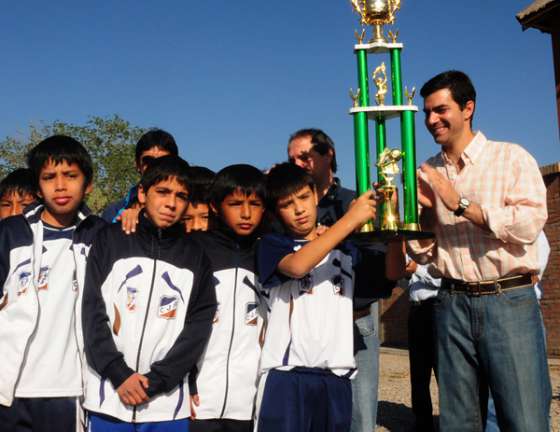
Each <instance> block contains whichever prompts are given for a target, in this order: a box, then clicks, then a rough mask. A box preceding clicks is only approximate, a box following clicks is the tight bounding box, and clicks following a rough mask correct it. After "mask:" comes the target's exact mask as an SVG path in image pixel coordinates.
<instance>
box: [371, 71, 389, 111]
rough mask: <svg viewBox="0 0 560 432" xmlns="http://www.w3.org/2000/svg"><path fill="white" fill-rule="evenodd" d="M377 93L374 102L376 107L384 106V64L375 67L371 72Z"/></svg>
mask: <svg viewBox="0 0 560 432" xmlns="http://www.w3.org/2000/svg"><path fill="white" fill-rule="evenodd" d="M371 78H372V79H373V83H374V84H375V87H377V93H375V101H376V102H377V105H385V95H387V71H386V68H385V63H381V65H379V66H377V67H376V68H375V70H374V71H373V74H372V77H371Z"/></svg>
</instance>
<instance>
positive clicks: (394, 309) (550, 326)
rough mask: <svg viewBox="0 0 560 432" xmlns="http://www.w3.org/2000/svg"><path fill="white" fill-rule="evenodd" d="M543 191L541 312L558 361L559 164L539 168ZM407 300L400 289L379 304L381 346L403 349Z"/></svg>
mask: <svg viewBox="0 0 560 432" xmlns="http://www.w3.org/2000/svg"><path fill="white" fill-rule="evenodd" d="M541 172H542V173H543V178H544V182H545V184H546V187H547V206H548V221H547V223H546V226H545V229H544V231H545V233H546V236H547V238H548V242H549V243H550V249H551V251H550V257H549V259H548V266H547V268H546V271H545V273H544V276H543V281H542V283H543V289H544V297H543V300H542V302H541V307H542V311H543V316H544V321H545V327H546V333H547V342H548V354H549V356H551V357H560V162H558V163H556V164H553V165H548V166H546V167H542V168H541ZM409 307H410V306H409V304H408V296H407V293H406V292H405V291H404V290H403V289H402V288H396V289H395V290H393V295H392V296H391V298H389V299H386V300H382V301H381V302H380V309H379V318H380V338H381V341H382V343H383V344H384V345H388V346H398V347H406V346H407V342H408V341H407V339H408V337H407V318H408V310H409Z"/></svg>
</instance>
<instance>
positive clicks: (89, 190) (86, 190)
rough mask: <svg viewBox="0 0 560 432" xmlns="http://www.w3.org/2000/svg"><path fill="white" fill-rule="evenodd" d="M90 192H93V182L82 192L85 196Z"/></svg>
mask: <svg viewBox="0 0 560 432" xmlns="http://www.w3.org/2000/svg"><path fill="white" fill-rule="evenodd" d="M92 190H93V182H89V183H88V184H87V186H86V189H85V190H84V193H85V194H86V195H89V194H90V193H91V191H92Z"/></svg>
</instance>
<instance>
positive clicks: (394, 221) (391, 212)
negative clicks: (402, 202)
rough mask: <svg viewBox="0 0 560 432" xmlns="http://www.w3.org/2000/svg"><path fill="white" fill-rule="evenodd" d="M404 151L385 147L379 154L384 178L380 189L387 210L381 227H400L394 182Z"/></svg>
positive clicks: (386, 228)
mask: <svg viewBox="0 0 560 432" xmlns="http://www.w3.org/2000/svg"><path fill="white" fill-rule="evenodd" d="M402 157H403V153H402V152H401V151H400V150H399V149H392V150H391V149H390V148H385V150H383V151H382V152H381V154H380V155H379V159H378V161H377V164H376V165H377V169H378V170H379V171H380V173H381V177H382V178H383V185H382V186H381V187H380V188H379V191H380V192H381V194H382V195H383V202H384V203H385V211H384V212H383V213H382V220H381V229H382V230H388V231H397V230H398V229H399V228H400V217H399V206H398V189H397V186H396V185H395V184H394V180H395V176H396V175H397V174H398V173H399V172H400V170H399V166H398V165H397V162H398V161H399V160H401V159H402Z"/></svg>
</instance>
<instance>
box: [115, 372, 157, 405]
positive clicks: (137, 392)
mask: <svg viewBox="0 0 560 432" xmlns="http://www.w3.org/2000/svg"><path fill="white" fill-rule="evenodd" d="M148 385H149V383H148V378H146V377H145V376H144V375H141V374H139V373H134V374H132V375H130V376H129V377H128V378H127V379H126V380H125V382H123V383H122V384H121V385H120V386H119V388H118V389H117V394H118V395H119V398H120V399H121V402H122V403H124V404H125V405H140V404H143V403H145V402H148V399H149V398H148V395H147V394H146V391H145V390H146V389H147V388H148Z"/></svg>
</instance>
